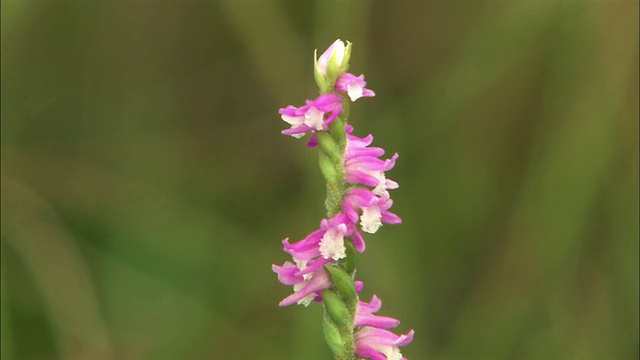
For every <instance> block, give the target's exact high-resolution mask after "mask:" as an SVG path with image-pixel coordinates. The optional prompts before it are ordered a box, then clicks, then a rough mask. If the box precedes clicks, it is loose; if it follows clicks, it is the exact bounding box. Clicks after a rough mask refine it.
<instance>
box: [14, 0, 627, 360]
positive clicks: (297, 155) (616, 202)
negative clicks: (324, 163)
mask: <svg viewBox="0 0 640 360" xmlns="http://www.w3.org/2000/svg"><path fill="white" fill-rule="evenodd" d="M637 11H638V2H637V1H623V0H621V1H615V0H611V1H585V0H580V1H578V0H576V1H570V0H564V1H524V0H523V1H445V0H440V1H417V0H416V1H401V0H398V1H375V2H374V1H371V2H368V1H353V2H349V1H335V0H318V1H313V2H312V1H278V0H255V1H250V0H228V1H209V2H206V1H190V0H189V1H178V0H173V1H168V0H167V1H165V0H144V1H143V0H129V1H125V0H116V1H88V0H77V1H71V0H69V1H60V0H51V1H46V0H5V1H3V2H2V358H3V360H5V359H6V360H11V359H124V360H127V359H239V360H240V359H242V360H244V359H305V360H316V359H317V360H323V359H330V358H331V356H330V353H329V350H328V348H327V347H326V345H325V344H324V340H323V338H322V334H321V327H320V324H321V313H322V310H321V307H320V306H318V305H316V306H310V307H309V308H306V309H305V308H303V307H290V308H284V309H280V308H278V306H277V304H278V302H279V301H280V300H281V299H282V298H284V297H285V296H287V295H288V294H289V293H290V292H291V288H290V287H286V286H283V285H281V284H280V283H278V281H277V279H276V276H275V274H273V273H272V272H271V269H270V266H271V264H272V263H278V264H280V263H282V262H284V261H285V260H287V259H288V258H287V256H286V255H285V254H284V253H283V252H282V248H281V244H280V241H281V239H282V238H284V237H287V236H290V237H292V238H293V239H300V238H302V237H303V236H305V235H306V234H307V233H309V232H311V231H312V230H314V229H315V228H316V227H317V226H318V223H319V220H320V218H321V217H322V216H323V215H324V210H323V199H324V195H325V194H324V185H323V182H322V181H323V180H322V176H321V175H320V172H319V170H318V166H317V154H316V151H315V150H308V149H307V148H306V147H305V143H304V141H296V140H295V139H292V138H290V137H285V136H282V135H280V133H279V132H280V130H282V129H285V128H287V125H286V124H285V123H284V122H283V121H281V120H280V118H279V115H278V113H277V110H278V109H279V108H280V107H284V106H286V105H288V104H294V105H300V104H302V103H303V101H304V100H305V99H307V98H313V97H315V95H316V94H317V90H316V88H315V85H314V82H313V71H312V61H313V51H314V49H316V48H318V49H319V51H323V50H324V49H325V48H326V47H327V46H328V45H329V44H330V43H331V42H332V41H333V40H335V39H336V38H341V39H347V40H350V41H352V42H353V43H354V47H353V55H352V62H351V70H352V72H354V73H355V74H356V75H359V74H361V73H364V74H365V75H366V79H367V81H368V84H369V87H370V88H371V89H373V90H374V91H375V92H376V93H377V97H375V98H373V99H363V100H360V101H358V102H357V103H356V104H354V105H353V106H352V108H351V114H352V116H351V119H350V121H351V123H352V124H353V125H354V126H355V128H356V134H357V135H360V136H364V135H366V134H368V133H373V134H374V135H375V137H376V140H375V143H374V144H375V145H377V146H381V147H384V148H385V149H387V150H388V152H389V153H391V154H392V153H394V152H398V153H399V154H400V158H399V160H398V163H397V166H396V168H395V169H394V170H393V171H392V172H390V173H389V177H390V178H392V179H394V180H396V181H398V182H399V183H400V189H398V190H396V191H395V192H394V193H393V194H392V195H393V196H394V199H395V206H394V211H395V212H396V213H397V214H399V215H400V216H401V217H402V218H403V220H404V223H403V224H402V225H401V226H384V227H383V228H382V229H381V230H380V231H379V232H378V233H377V234H375V235H372V236H368V237H367V244H368V251H367V252H366V253H365V254H363V255H362V256H360V264H359V278H360V279H362V280H363V281H364V282H365V284H366V286H365V289H364V291H363V297H364V298H365V299H367V300H368V299H369V298H370V296H371V295H372V294H374V293H375V294H377V295H378V296H379V297H380V298H381V299H382V300H383V302H384V306H383V309H382V311H381V312H380V314H382V315H389V316H393V317H397V318H398V319H400V320H401V321H402V324H401V325H400V327H399V328H398V329H397V330H398V331H399V332H403V333H404V332H406V331H408V330H409V329H411V328H414V329H415V331H416V337H415V340H414V342H413V344H411V345H410V346H408V347H407V348H405V349H404V351H403V353H404V354H405V356H407V357H408V358H410V359H413V360H418V359H441V360H445V359H637V358H638V15H637Z"/></svg>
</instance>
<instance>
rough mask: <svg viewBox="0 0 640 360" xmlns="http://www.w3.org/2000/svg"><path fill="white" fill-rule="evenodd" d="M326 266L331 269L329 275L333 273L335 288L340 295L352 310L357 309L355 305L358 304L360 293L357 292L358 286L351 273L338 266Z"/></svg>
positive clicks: (332, 278)
mask: <svg viewBox="0 0 640 360" xmlns="http://www.w3.org/2000/svg"><path fill="white" fill-rule="evenodd" d="M325 268H326V269H327V271H329V275H331V280H332V282H333V288H334V289H335V290H336V292H337V293H338V295H340V297H341V298H342V299H344V301H345V303H346V304H347V308H348V309H350V310H353V309H355V306H356V305H357V304H358V294H357V293H356V287H355V285H354V283H353V278H352V277H351V275H349V273H347V272H346V271H345V270H344V269H342V268H340V267H338V266H333V265H326V266H325Z"/></svg>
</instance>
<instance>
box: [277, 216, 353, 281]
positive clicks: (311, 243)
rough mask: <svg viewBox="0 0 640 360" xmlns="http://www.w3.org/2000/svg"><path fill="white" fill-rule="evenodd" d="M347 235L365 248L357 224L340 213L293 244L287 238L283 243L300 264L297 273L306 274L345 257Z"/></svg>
mask: <svg viewBox="0 0 640 360" xmlns="http://www.w3.org/2000/svg"><path fill="white" fill-rule="evenodd" d="M345 237H349V238H350V239H351V241H352V242H353V245H354V248H355V249H356V250H358V251H360V252H362V251H364V248H365V245H364V239H363V238H362V235H361V234H360V232H359V231H358V229H357V228H356V226H355V224H354V223H353V222H351V221H350V220H349V217H347V216H346V215H344V214H343V213H338V214H336V215H335V216H333V217H332V218H331V219H329V220H327V219H323V220H322V221H321V222H320V228H319V229H318V230H316V231H314V232H312V233H311V234H309V235H307V237H305V238H304V239H302V240H300V241H298V242H296V243H293V244H290V243H289V239H284V240H283V241H282V244H283V245H284V251H286V252H287V253H289V254H290V255H291V256H292V257H293V258H294V260H295V261H296V263H297V264H298V265H299V268H300V269H299V271H298V272H297V273H296V275H305V274H309V273H312V272H314V271H316V270H317V269H319V268H321V267H322V266H324V265H325V264H327V263H330V262H332V261H336V260H339V259H342V258H344V257H345V256H346V253H345V251H346V248H345V246H344V241H345V240H344V238H345ZM302 262H304V263H302ZM307 262H308V263H307Z"/></svg>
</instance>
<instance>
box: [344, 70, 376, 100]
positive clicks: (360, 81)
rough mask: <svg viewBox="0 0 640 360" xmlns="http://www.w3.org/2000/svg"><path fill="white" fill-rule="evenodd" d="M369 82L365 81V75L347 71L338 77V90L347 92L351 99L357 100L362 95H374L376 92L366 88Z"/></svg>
mask: <svg viewBox="0 0 640 360" xmlns="http://www.w3.org/2000/svg"><path fill="white" fill-rule="evenodd" d="M366 85H367V83H366V82H365V81H364V75H360V76H355V75H353V74H349V73H345V74H342V75H340V76H339V77H338V80H337V81H336V90H339V91H342V92H345V93H347V95H348V96H349V98H350V99H351V101H356V100H358V99H359V98H361V97H373V96H375V95H376V94H375V93H374V92H373V91H371V90H369V89H367V88H365V86H366Z"/></svg>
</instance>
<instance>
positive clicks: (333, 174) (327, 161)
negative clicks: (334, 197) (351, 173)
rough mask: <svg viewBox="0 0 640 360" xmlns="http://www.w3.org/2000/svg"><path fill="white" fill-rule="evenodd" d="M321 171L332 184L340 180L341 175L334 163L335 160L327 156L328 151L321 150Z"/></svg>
mask: <svg viewBox="0 0 640 360" xmlns="http://www.w3.org/2000/svg"><path fill="white" fill-rule="evenodd" d="M319 162H320V172H322V176H324V178H325V180H327V183H329V184H332V183H336V182H338V181H339V180H340V175H339V174H338V171H337V169H336V167H335V165H334V162H333V161H332V160H331V158H329V156H327V154H326V153H324V152H320V159H319Z"/></svg>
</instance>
